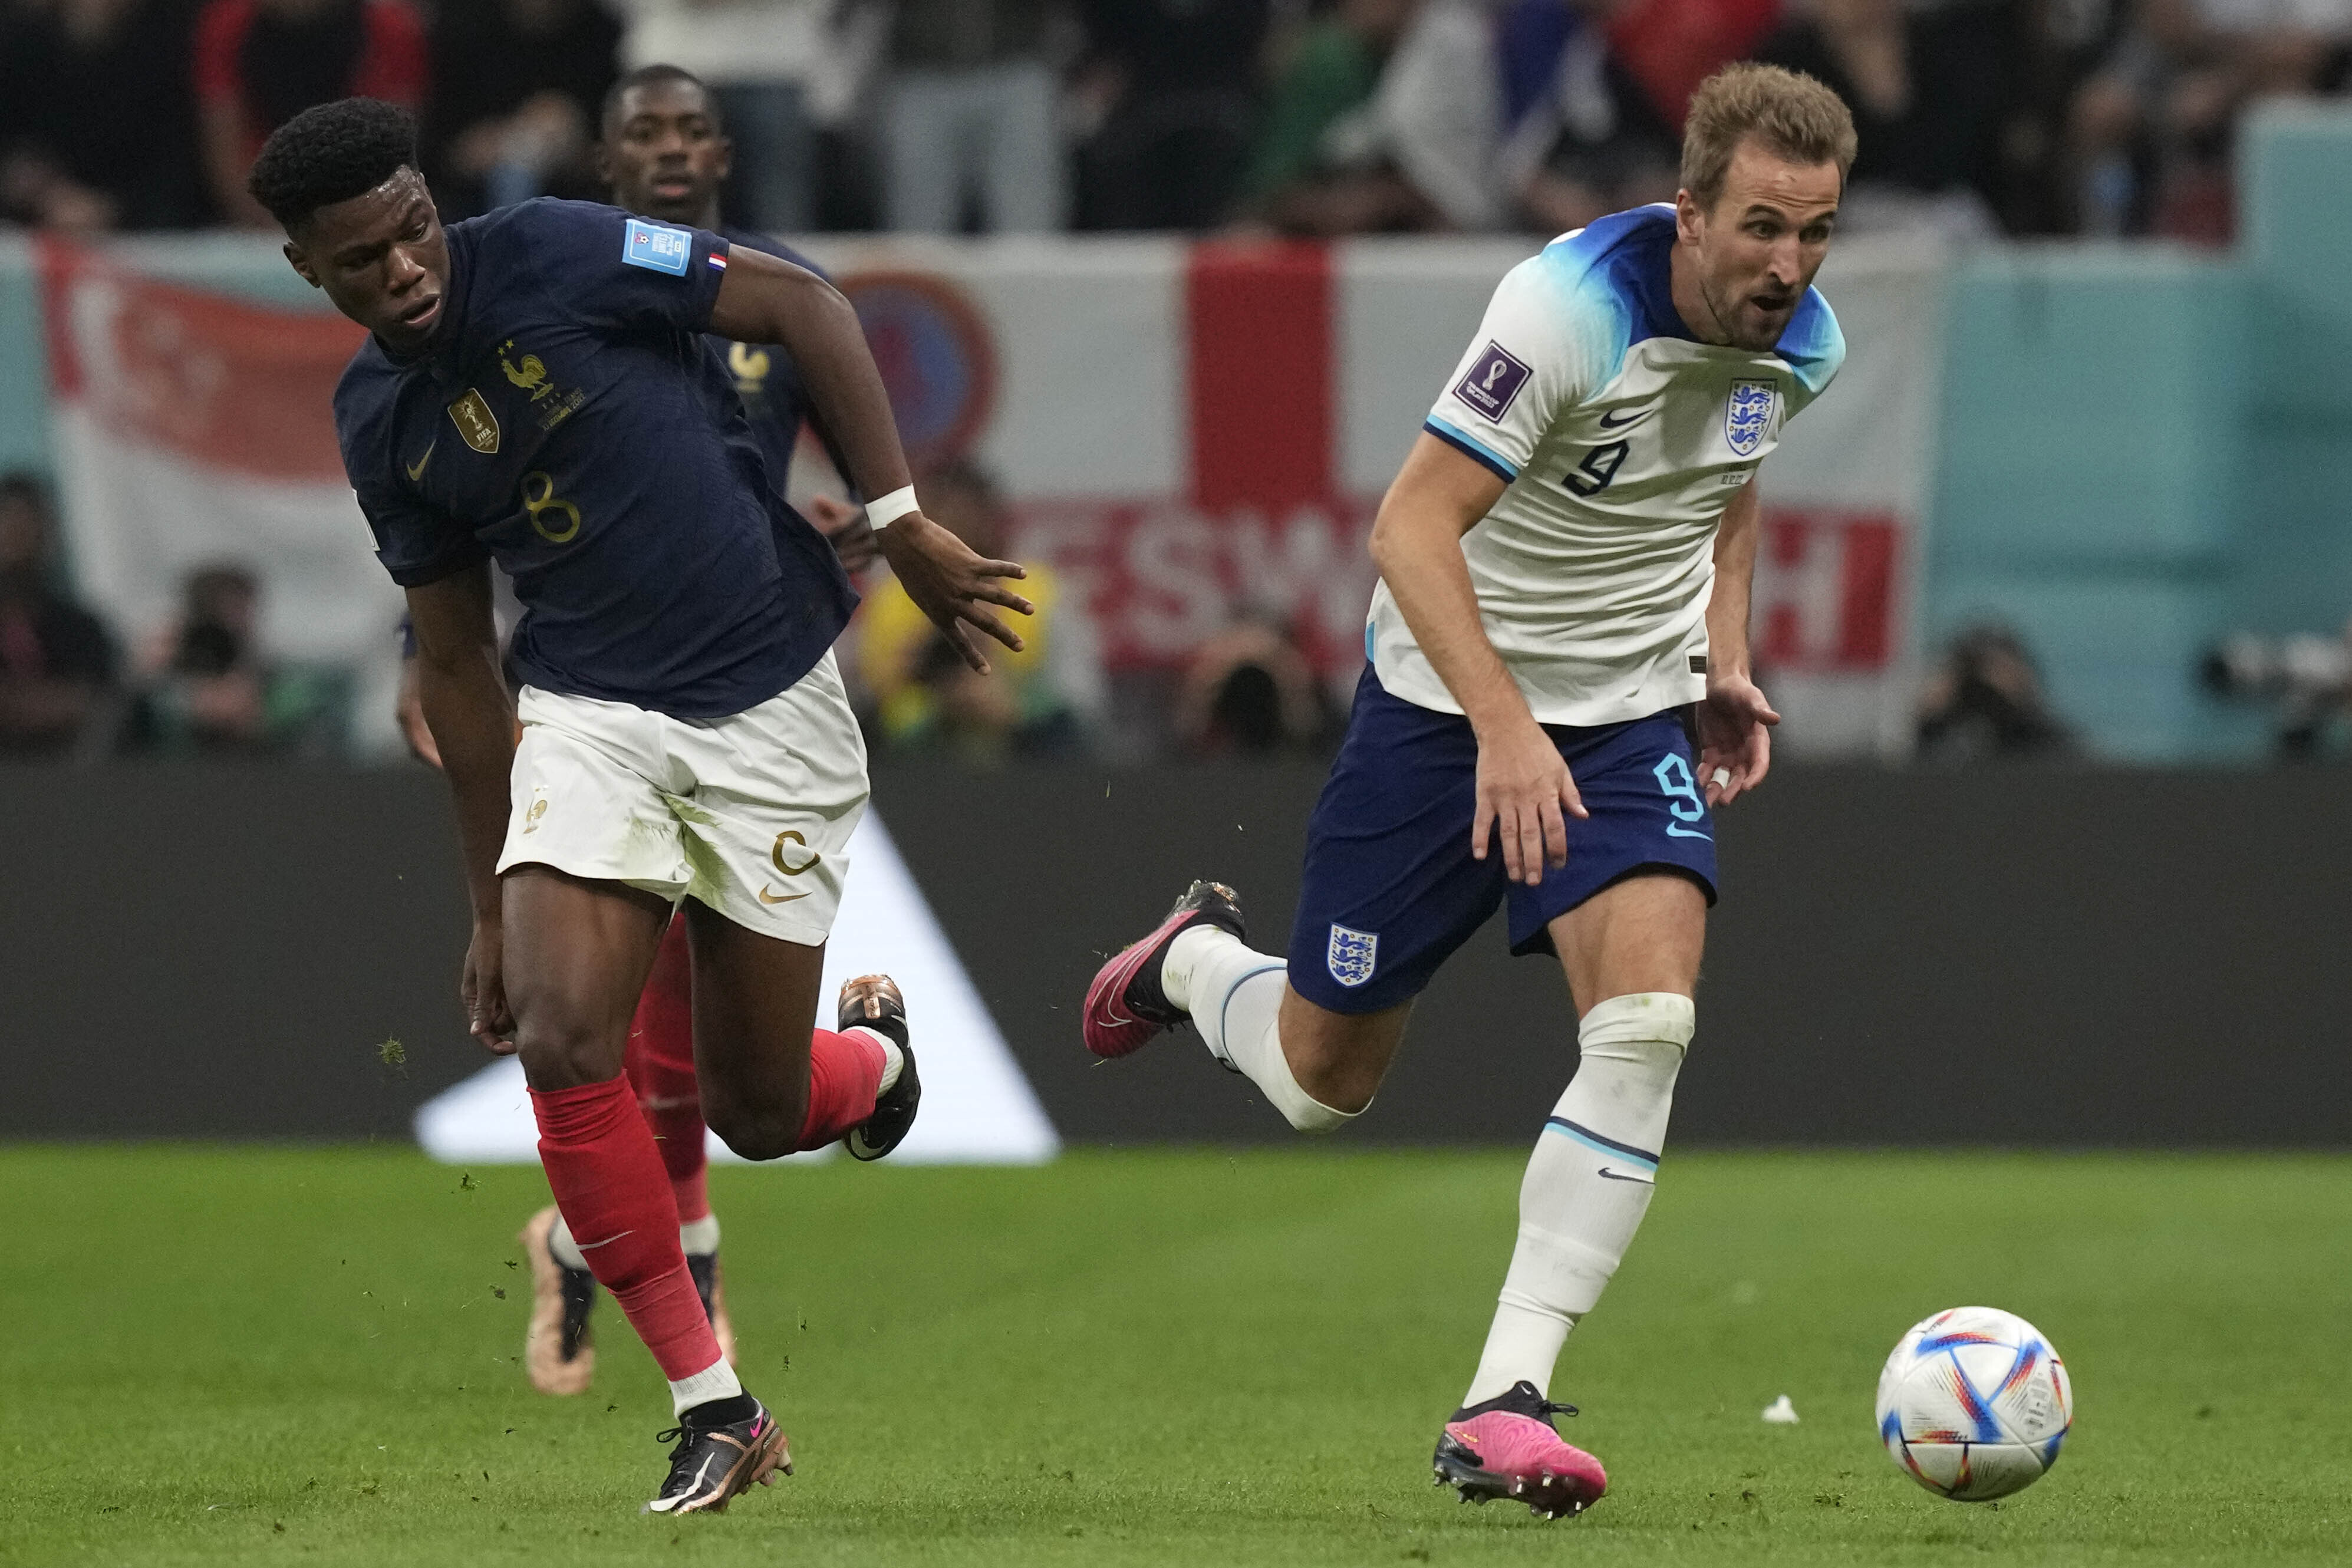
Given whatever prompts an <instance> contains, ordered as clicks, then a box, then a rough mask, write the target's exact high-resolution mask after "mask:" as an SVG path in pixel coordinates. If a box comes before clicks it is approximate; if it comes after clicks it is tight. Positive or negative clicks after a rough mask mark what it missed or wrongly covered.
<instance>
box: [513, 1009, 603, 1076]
mask: <svg viewBox="0 0 2352 1568" xmlns="http://www.w3.org/2000/svg"><path fill="white" fill-rule="evenodd" d="M518 1012H519V1013H520V1016H518V1018H517V1019H516V1022H515V1052H516V1055H518V1056H520V1058H522V1070H523V1076H524V1078H526V1079H529V1080H530V1086H531V1087H532V1088H533V1089H541V1090H550V1089H577V1088H579V1087H580V1086H581V1085H583V1084H590V1083H603V1082H604V1081H606V1080H607V1079H611V1078H613V1077H614V1075H616V1074H617V1073H619V1072H620V1070H621V1051H620V1048H619V1047H617V1046H616V1045H615V1044H614V1042H613V1041H611V1040H609V1039H607V1038H605V1037H604V1031H602V1030H599V1029H596V1028H593V1027H591V1026H589V1025H588V1024H587V1023H586V1022H585V1021H584V1020H582V1019H576V1018H568V1017H565V1016H562V1015H561V1014H550V1013H545V1012H541V1011H539V1010H536V1009H533V1010H529V1011H524V1010H521V1009H518Z"/></svg>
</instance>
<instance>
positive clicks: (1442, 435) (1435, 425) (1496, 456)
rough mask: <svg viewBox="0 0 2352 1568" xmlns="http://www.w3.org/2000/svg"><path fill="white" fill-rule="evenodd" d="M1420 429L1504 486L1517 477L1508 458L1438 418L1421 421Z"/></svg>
mask: <svg viewBox="0 0 2352 1568" xmlns="http://www.w3.org/2000/svg"><path fill="white" fill-rule="evenodd" d="M1421 427H1422V428H1423V429H1424V430H1426V431H1428V432H1429V433H1430V434H1431V435H1433V436H1434V437H1437V438H1438V439H1439V440H1441V441H1443V442H1444V443H1445V444H1446V445H1447V446H1449V447H1453V448H1454V450H1455V451H1457V452H1459V453H1461V454H1462V455H1463V456H1464V457H1465V458H1469V459H1470V460H1471V461H1472V462H1474V463H1475V464H1477V465H1478V466H1479V467H1480V468H1485V469H1486V471H1487V472H1489V473H1491V474H1493V475H1494V476H1495V477H1496V479H1500V480H1502V481H1503V482H1504V483H1505V484H1509V483H1510V482H1511V481H1512V480H1514V479H1517V478H1518V477H1519V468H1518V465H1517V464H1516V463H1514V462H1512V461H1511V460H1510V459H1509V458H1506V457H1504V456H1503V454H1501V453H1500V452H1497V451H1496V450H1495V449H1494V448H1493V447H1489V446H1487V445H1486V444H1485V443H1484V442H1482V441H1480V440H1478V439H1477V438H1476V437H1473V436H1468V435H1465V434H1464V433H1463V432H1461V431H1459V430H1456V429H1455V428H1454V426H1451V425H1448V424H1447V423H1445V421H1444V420H1443V419H1440V418H1438V417H1437V416H1434V415H1432V416H1430V417H1429V418H1428V419H1426V420H1423V422H1422V426H1421Z"/></svg>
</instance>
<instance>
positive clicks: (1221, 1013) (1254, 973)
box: [1217, 963, 1290, 1061]
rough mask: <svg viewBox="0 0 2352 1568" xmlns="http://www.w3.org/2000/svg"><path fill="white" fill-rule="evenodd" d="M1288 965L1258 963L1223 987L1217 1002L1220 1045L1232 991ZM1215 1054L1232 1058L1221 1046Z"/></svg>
mask: <svg viewBox="0 0 2352 1568" xmlns="http://www.w3.org/2000/svg"><path fill="white" fill-rule="evenodd" d="M1289 967H1290V965H1288V964H1286V963H1265V964H1260V965H1259V966H1258V967H1257V968H1255V969H1253V970H1251V971H1250V972H1249V973H1247V974H1244V975H1243V976H1242V977H1241V978H1240V979H1239V980H1236V981H1234V983H1233V984H1231V985H1228V986H1227V987H1225V999H1224V1000H1223V1002H1220V1003H1218V1004H1217V1044H1218V1046H1219V1047H1223V1045H1224V1040H1225V1011H1226V1009H1228V1008H1230V1007H1231V1006H1232V1005H1234V992H1236V991H1238V990H1240V989H1241V988H1242V987H1243V986H1244V985H1246V984H1249V983H1250V982H1251V981H1253V980H1255V979H1256V978H1257V977H1258V976H1259V975H1261V974H1272V973H1275V972H1276V971H1277V970H1286V969H1288V968H1289ZM1217 1055H1219V1056H1220V1057H1223V1058H1224V1059H1225V1060H1227V1061H1231V1060H1233V1058H1232V1057H1231V1056H1229V1055H1227V1053H1226V1052H1225V1051H1224V1050H1223V1049H1222V1048H1220V1049H1219V1050H1218V1052H1217Z"/></svg>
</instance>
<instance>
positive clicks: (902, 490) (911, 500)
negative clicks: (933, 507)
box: [866, 485, 922, 529]
mask: <svg viewBox="0 0 2352 1568" xmlns="http://www.w3.org/2000/svg"><path fill="white" fill-rule="evenodd" d="M919 510H922V509H921V508H920V507H919V505H918V504H917V503H916V500H915V487H914V486H912V485H901V486H900V487H899V488H898V489H895V490H892V491H891V492H890V493H889V494H888V495H887V496H883V497H881V498H880V499H879V500H870V501H867V502H866V521H868V522H870V523H872V524H873V525H874V526H875V527H876V528H877V529H881V528H887V527H889V526H890V525H891V524H892V523H894V522H896V521H898V520H899V519H900V518H902V517H904V516H906V515H907V514H908V512H910V511H919Z"/></svg>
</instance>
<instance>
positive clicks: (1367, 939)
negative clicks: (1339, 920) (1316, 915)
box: [1323, 925, 1381, 987]
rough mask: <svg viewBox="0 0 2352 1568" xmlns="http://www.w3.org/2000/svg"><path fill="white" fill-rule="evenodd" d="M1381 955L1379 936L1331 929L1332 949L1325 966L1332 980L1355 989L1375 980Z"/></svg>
mask: <svg viewBox="0 0 2352 1568" xmlns="http://www.w3.org/2000/svg"><path fill="white" fill-rule="evenodd" d="M1380 951H1381V939H1380V936H1379V935H1378V933H1376V932H1373V931H1349V929H1348V928H1347V927H1346V926H1342V925H1335V926H1333V927H1332V928H1331V947H1330V950H1329V952H1327V953H1326V954H1325V955H1324V960H1323V962H1324V963H1326V964H1328V966H1329V967H1330V970H1331V978H1332V979H1334V980H1336V981H1338V982H1339V984H1342V985H1346V986H1349V987H1353V986H1358V985H1361V984H1363V983H1364V982H1365V981H1367V980H1370V978H1371V977H1372V966H1373V964H1374V963H1377V962H1378V959H1379V954H1380Z"/></svg>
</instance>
